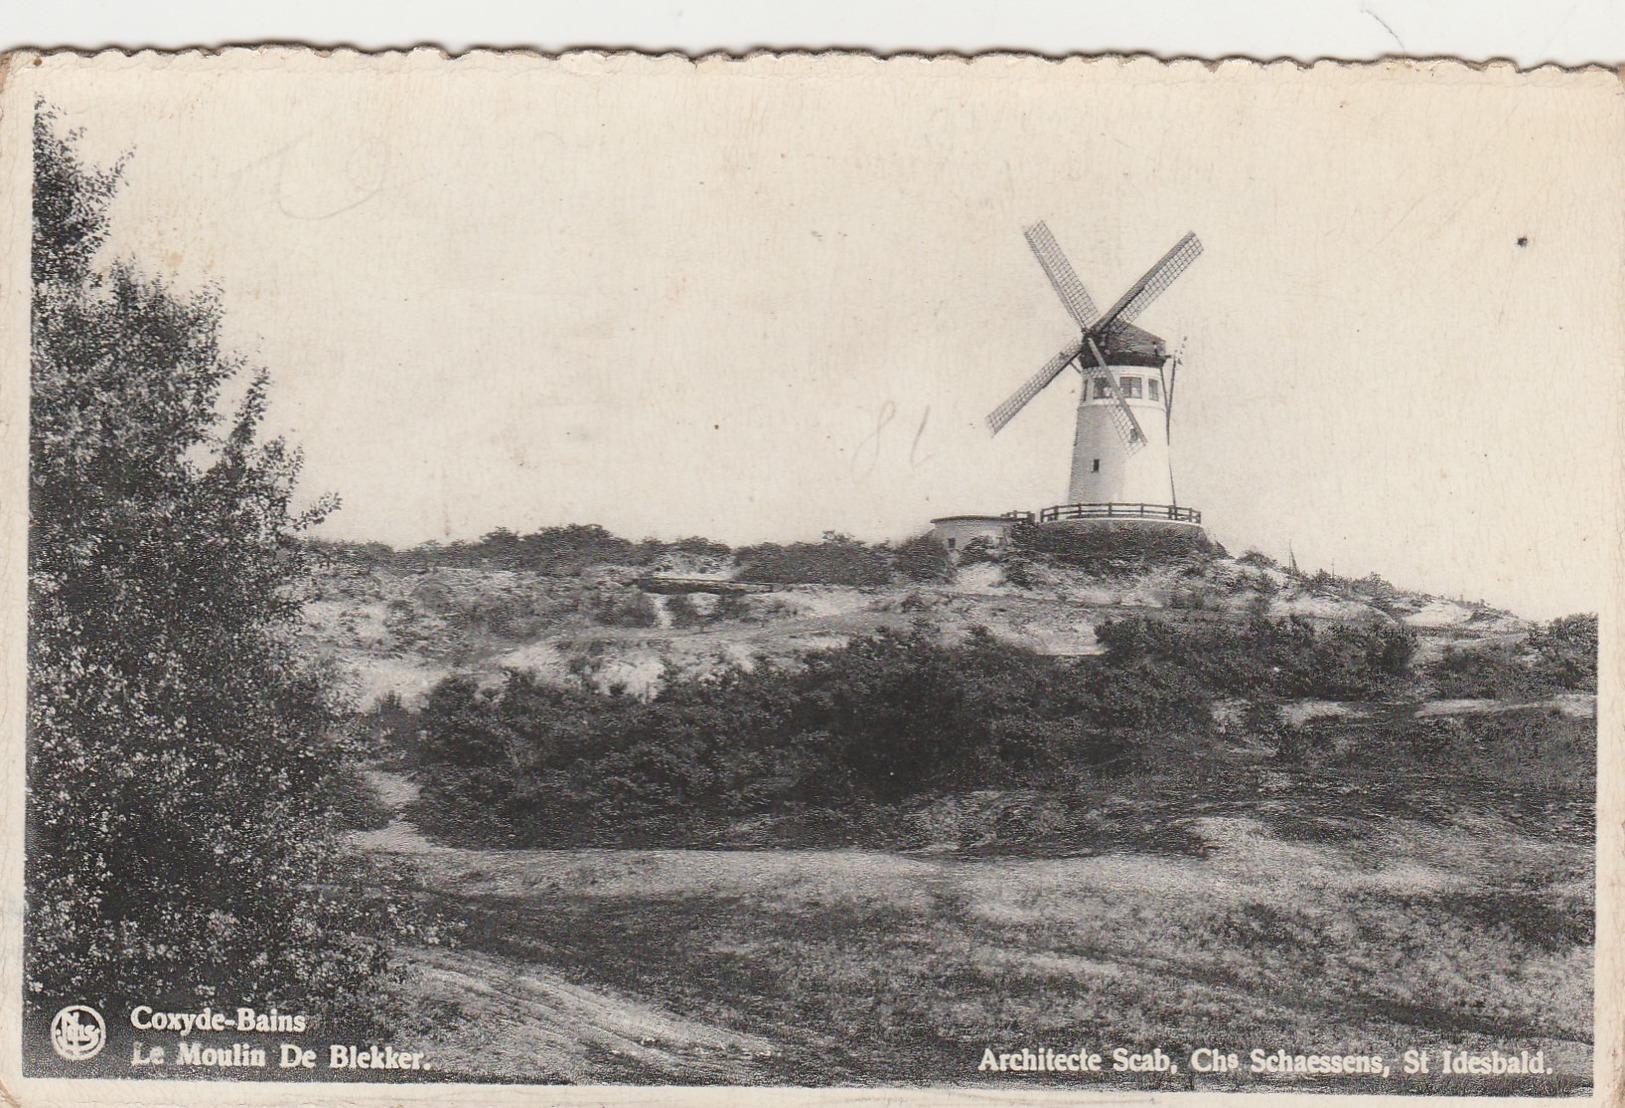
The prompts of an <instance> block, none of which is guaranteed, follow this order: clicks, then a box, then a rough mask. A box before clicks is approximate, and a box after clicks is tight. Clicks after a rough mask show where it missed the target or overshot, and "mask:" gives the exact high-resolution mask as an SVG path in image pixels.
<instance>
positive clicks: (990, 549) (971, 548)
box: [959, 535, 999, 566]
mask: <svg viewBox="0 0 1625 1108" xmlns="http://www.w3.org/2000/svg"><path fill="white" fill-rule="evenodd" d="M998 560H999V547H998V544H997V543H995V542H994V541H993V540H992V539H990V538H988V537H987V536H986V535H978V536H976V537H975V538H974V539H971V540H970V541H969V542H967V543H966V544H965V545H964V546H962V547H960V548H959V564H960V565H962V566H973V565H975V564H977V563H978V562H997V561H998Z"/></svg>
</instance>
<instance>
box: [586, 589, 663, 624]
mask: <svg viewBox="0 0 1625 1108" xmlns="http://www.w3.org/2000/svg"><path fill="white" fill-rule="evenodd" d="M587 610H588V614H589V615H590V616H591V617H592V619H593V621H594V622H596V623H600V624H602V625H603V626H605V627H653V626H655V625H656V624H658V623H659V622H660V612H659V610H658V609H656V608H655V604H654V601H653V600H651V599H649V595H648V594H647V593H645V592H643V591H642V590H640V589H604V590H600V591H599V592H596V593H594V594H593V596H592V599H591V601H590V602H589V603H588V608H587Z"/></svg>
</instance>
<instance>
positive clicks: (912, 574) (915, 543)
mask: <svg viewBox="0 0 1625 1108" xmlns="http://www.w3.org/2000/svg"><path fill="white" fill-rule="evenodd" d="M892 568H894V569H895V570H896V571H897V572H898V573H899V574H901V575H902V576H903V577H905V578H907V579H908V580H910V581H948V580H951V579H952V578H953V575H954V566H953V560H952V559H951V558H949V556H948V548H947V547H946V546H943V545H942V543H941V541H939V540H938V539H937V537H936V536H935V535H932V534H930V533H926V534H924V535H915V536H914V537H913V538H912V539H905V540H904V541H903V542H900V543H898V544H897V549H896V551H895V552H894V553H893V555H892Z"/></svg>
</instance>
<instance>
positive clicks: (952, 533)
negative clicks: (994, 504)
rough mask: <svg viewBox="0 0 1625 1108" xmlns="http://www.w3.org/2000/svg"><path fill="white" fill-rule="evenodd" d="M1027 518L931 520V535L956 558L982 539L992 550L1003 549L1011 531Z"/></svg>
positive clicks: (1020, 515) (1014, 514)
mask: <svg viewBox="0 0 1625 1108" xmlns="http://www.w3.org/2000/svg"><path fill="white" fill-rule="evenodd" d="M1031 518H1032V517H1031V515H1030V514H1029V513H1027V512H1008V513H1006V514H1004V515H1002V516H943V517H941V518H940V519H933V520H932V521H931V534H932V535H933V536H934V537H935V538H936V540H937V541H938V542H940V543H941V544H942V545H943V546H945V547H947V548H948V553H949V554H950V555H951V556H952V557H954V558H956V559H957V558H958V557H959V552H960V551H962V550H964V549H965V546H966V544H967V543H970V542H973V541H974V540H976V539H986V540H987V541H988V542H989V543H990V544H991V545H992V546H993V547H995V548H1001V547H1003V546H1004V545H1005V544H1006V543H1008V542H1009V541H1010V532H1011V530H1012V529H1013V528H1015V527H1016V526H1017V525H1019V524H1022V523H1027V522H1029V521H1030V520H1031Z"/></svg>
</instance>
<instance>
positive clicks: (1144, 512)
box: [987, 223, 1202, 528]
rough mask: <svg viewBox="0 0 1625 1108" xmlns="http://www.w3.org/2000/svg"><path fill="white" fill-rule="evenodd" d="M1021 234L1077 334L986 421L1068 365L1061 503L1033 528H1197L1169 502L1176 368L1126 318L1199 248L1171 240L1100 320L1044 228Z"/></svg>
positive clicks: (997, 425)
mask: <svg viewBox="0 0 1625 1108" xmlns="http://www.w3.org/2000/svg"><path fill="white" fill-rule="evenodd" d="M1025 233H1026V237H1027V245H1028V246H1030V247H1032V251H1033V254H1034V255H1035V256H1036V257H1037V258H1038V264H1039V265H1041V266H1043V267H1044V274H1045V276H1047V277H1048V278H1049V282H1050V284H1051V285H1052V286H1054V288H1055V292H1056V294H1057V295H1058V296H1060V298H1061V303H1062V304H1064V305H1065V306H1066V310H1067V312H1068V313H1070V314H1071V316H1072V319H1073V321H1074V322H1075V323H1077V325H1078V328H1079V330H1080V332H1081V333H1080V334H1079V336H1078V338H1076V339H1075V340H1073V341H1072V342H1070V343H1068V344H1067V346H1066V347H1065V348H1063V349H1062V350H1061V352H1060V353H1059V354H1056V355H1055V357H1053V358H1051V359H1050V360H1049V361H1048V362H1047V363H1045V365H1044V368H1043V369H1040V370H1039V371H1038V372H1037V373H1035V374H1034V375H1033V376H1032V377H1031V378H1030V379H1029V380H1028V381H1027V383H1026V384H1024V385H1022V386H1021V388H1019V389H1017V390H1016V391H1015V393H1014V394H1013V395H1012V396H1011V397H1010V398H1009V399H1008V400H1006V401H1005V402H1004V403H1003V404H1000V405H999V406H998V407H997V408H995V409H994V410H993V412H992V413H991V414H990V415H989V416H988V417H987V425H988V428H989V430H990V431H992V432H993V433H994V434H997V433H998V432H999V431H1000V429H1002V428H1003V427H1004V425H1005V424H1007V423H1009V422H1010V421H1011V420H1012V419H1014V418H1015V416H1016V413H1018V412H1020V411H1021V409H1022V408H1024V407H1026V406H1027V403H1028V402H1029V401H1030V400H1032V398H1033V397H1035V396H1037V395H1038V394H1039V393H1040V392H1042V391H1044V389H1045V388H1046V387H1048V385H1049V384H1050V382H1052V381H1054V380H1055V379H1056V378H1057V377H1059V376H1060V375H1061V371H1062V370H1064V369H1066V368H1067V367H1068V366H1072V367H1073V368H1075V369H1076V370H1077V371H1078V372H1079V373H1080V374H1081V375H1082V377H1083V388H1082V393H1081V395H1080V396H1079V398H1078V422H1077V432H1076V434H1075V435H1074V436H1073V440H1072V478H1071V481H1070V483H1069V484H1068V486H1067V503H1065V504H1060V505H1057V506H1055V507H1051V508H1045V509H1044V510H1043V511H1042V512H1040V513H1038V522H1039V523H1043V524H1058V525H1064V526H1070V527H1079V526H1095V525H1096V524H1094V523H1093V522H1086V521H1096V520H1099V521H1110V522H1112V523H1114V524H1115V523H1117V522H1119V521H1120V522H1122V523H1124V524H1128V525H1131V526H1150V527H1158V528H1163V527H1176V528H1199V527H1200V526H1201V521H1202V516H1201V513H1200V512H1196V511H1194V510H1192V509H1190V508H1181V507H1179V505H1178V503H1177V501H1176V500H1175V497H1174V483H1173V470H1172V468H1171V465H1170V459H1169V453H1168V433H1169V429H1170V426H1171V423H1172V419H1173V391H1174V379H1175V376H1176V375H1177V373H1178V369H1179V360H1178V358H1177V357H1173V356H1170V355H1169V353H1168V350H1167V346H1166V344H1165V343H1164V342H1163V341H1162V339H1160V338H1158V337H1157V336H1156V335H1153V334H1151V333H1150V332H1148V331H1142V330H1141V329H1140V328H1138V327H1136V326H1134V320H1135V319H1137V318H1138V317H1139V315H1140V313H1141V312H1143V311H1145V309H1146V308H1147V307H1148V306H1150V304H1151V302H1152V301H1154V300H1155V299H1156V298H1157V297H1158V296H1160V295H1162V293H1163V292H1164V291H1166V290H1167V288H1168V286H1169V285H1171V284H1173V283H1174V280H1175V278H1177V277H1178V276H1179V275H1180V274H1181V273H1183V272H1184V271H1185V269H1186V267H1188V266H1189V265H1190V264H1191V262H1193V261H1195V260H1196V258H1197V256H1198V255H1200V254H1201V253H1202V244H1201V242H1199V241H1198V240H1197V238H1196V235H1195V234H1188V235H1186V236H1185V237H1184V238H1182V239H1180V240H1179V242H1178V243H1176V244H1175V245H1174V248H1173V249H1172V250H1170V251H1168V253H1166V254H1164V255H1163V256H1162V259H1161V260H1160V261H1158V262H1157V264H1156V265H1154V266H1152V267H1151V268H1150V269H1149V270H1148V271H1147V272H1146V274H1145V276H1144V277H1141V278H1140V279H1139V280H1138V281H1136V282H1134V284H1133V285H1132V286H1130V288H1129V290H1128V291H1127V292H1125V293H1124V294H1123V296H1122V298H1121V299H1119V300H1118V301H1117V303H1115V304H1113V305H1112V306H1111V308H1110V310H1108V311H1107V312H1106V313H1105V314H1101V312H1100V310H1099V309H1098V308H1096V307H1095V302H1094V300H1093V299H1092V298H1091V297H1090V296H1089V293H1088V291H1087V290H1086V289H1085V288H1084V287H1083V282H1082V281H1080V280H1078V275H1077V273H1075V272H1074V271H1073V269H1072V265H1071V263H1070V262H1068V261H1067V259H1066V255H1065V254H1063V253H1061V248H1060V246H1059V245H1057V244H1056V242H1055V236H1054V235H1052V234H1051V233H1050V229H1049V228H1048V227H1047V226H1045V225H1044V224H1043V223H1037V224H1035V225H1033V226H1032V227H1029V228H1027V230H1026V232H1025Z"/></svg>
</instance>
